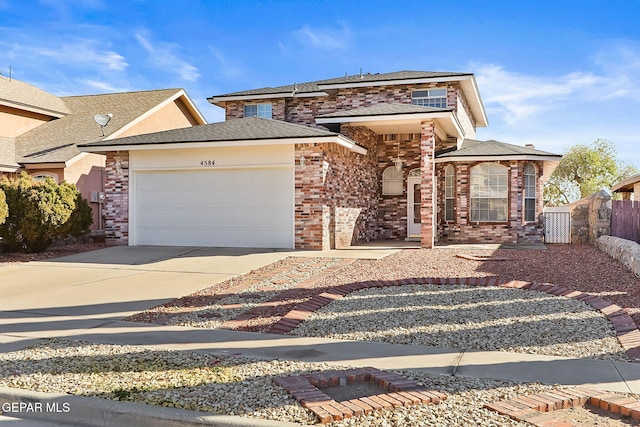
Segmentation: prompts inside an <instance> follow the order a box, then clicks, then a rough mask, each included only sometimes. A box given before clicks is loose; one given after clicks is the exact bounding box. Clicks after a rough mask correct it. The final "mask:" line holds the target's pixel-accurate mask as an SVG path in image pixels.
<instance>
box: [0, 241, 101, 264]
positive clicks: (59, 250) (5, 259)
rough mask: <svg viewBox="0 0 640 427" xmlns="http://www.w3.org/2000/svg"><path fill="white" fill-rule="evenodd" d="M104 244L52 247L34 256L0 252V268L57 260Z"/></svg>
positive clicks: (96, 248)
mask: <svg viewBox="0 0 640 427" xmlns="http://www.w3.org/2000/svg"><path fill="white" fill-rule="evenodd" d="M105 247H106V244H105V243H73V244H69V245H63V246H54V247H51V248H49V249H47V250H46V251H43V252H39V253H35V254H24V253H19V252H8V253H3V252H0V267H2V266H3V265H8V264H16V263H20V262H30V261H42V260H45V259H50V258H58V257H62V256H67V255H73V254H78V253H81V252H89V251H95V250H98V249H104V248H105Z"/></svg>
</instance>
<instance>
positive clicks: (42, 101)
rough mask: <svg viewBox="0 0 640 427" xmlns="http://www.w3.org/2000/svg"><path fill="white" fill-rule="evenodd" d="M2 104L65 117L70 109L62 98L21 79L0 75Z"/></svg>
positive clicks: (0, 98)
mask: <svg viewBox="0 0 640 427" xmlns="http://www.w3.org/2000/svg"><path fill="white" fill-rule="evenodd" d="M0 105H6V106H8V107H12V108H17V109H20V110H26V111H31V112H34V113H38V114H44V115H46V116H50V117H64V116H65V115H67V114H69V113H70V111H69V109H68V108H67V106H66V105H65V103H64V101H62V99H60V98H58V97H57V96H55V95H52V94H50V93H48V92H45V91H43V90H42V89H38V88H37V87H35V86H32V85H30V84H28V83H25V82H21V81H20V80H15V79H8V78H6V77H2V76H0Z"/></svg>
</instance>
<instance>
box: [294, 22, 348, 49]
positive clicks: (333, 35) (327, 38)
mask: <svg viewBox="0 0 640 427" xmlns="http://www.w3.org/2000/svg"><path fill="white" fill-rule="evenodd" d="M293 35H294V36H295V38H296V39H297V40H298V41H300V42H301V43H302V44H303V45H305V46H308V47H311V48H314V49H320V50H345V49H347V47H348V46H349V43H350V39H351V31H350V30H349V28H348V27H347V26H346V24H344V23H343V24H342V26H341V28H338V29H331V28H311V27H310V26H309V25H306V24H305V25H303V26H302V28H300V29H298V30H296V31H294V33H293Z"/></svg>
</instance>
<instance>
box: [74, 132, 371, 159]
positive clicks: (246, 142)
mask: <svg viewBox="0 0 640 427" xmlns="http://www.w3.org/2000/svg"><path fill="white" fill-rule="evenodd" d="M330 143H334V144H338V145H341V146H343V147H346V148H348V149H349V150H351V151H353V152H355V153H358V154H363V155H364V154H367V150H366V149H365V148H363V147H361V146H359V145H358V144H356V143H355V142H354V141H352V140H351V139H349V138H347V137H345V136H344V135H339V134H336V135H329V136H322V137H319V136H313V137H286V138H269V139H259V138H256V139H238V140H224V141H184V142H166V143H162V142H156V143H144V144H122V145H113V144H110V145H89V146H82V145H81V146H78V148H79V149H80V150H81V151H83V152H87V153H106V152H111V151H145V150H171V149H187V148H216V147H248V146H258V145H289V144H330Z"/></svg>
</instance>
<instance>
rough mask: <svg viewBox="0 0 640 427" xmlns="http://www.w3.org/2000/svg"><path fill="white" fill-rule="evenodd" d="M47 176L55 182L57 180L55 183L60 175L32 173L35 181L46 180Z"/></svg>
mask: <svg viewBox="0 0 640 427" xmlns="http://www.w3.org/2000/svg"><path fill="white" fill-rule="evenodd" d="M47 178H51V179H53V182H55V183H57V182H58V175H56V174H54V173H49V172H38V173H36V174H34V175H31V179H33V180H34V181H35V182H45V181H46V180H47Z"/></svg>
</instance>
